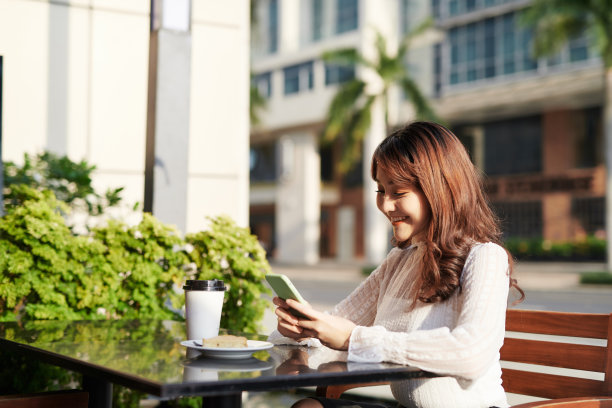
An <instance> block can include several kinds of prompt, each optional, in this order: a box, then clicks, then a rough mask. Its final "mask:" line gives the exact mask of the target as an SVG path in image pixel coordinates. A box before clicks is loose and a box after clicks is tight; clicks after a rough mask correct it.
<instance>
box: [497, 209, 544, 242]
mask: <svg viewBox="0 0 612 408" xmlns="http://www.w3.org/2000/svg"><path fill="white" fill-rule="evenodd" d="M491 207H492V208H493V211H494V212H495V214H496V215H497V216H498V217H499V219H500V221H501V228H502V231H503V232H504V239H508V238H539V237H541V236H542V227H543V222H542V203H541V202H540V201H526V202H512V201H509V202H497V203H492V204H491Z"/></svg>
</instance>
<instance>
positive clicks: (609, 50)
mask: <svg viewBox="0 0 612 408" xmlns="http://www.w3.org/2000/svg"><path fill="white" fill-rule="evenodd" d="M522 18H523V22H524V23H525V24H526V25H528V26H531V27H533V29H534V53H535V55H536V56H545V55H551V54H555V53H556V52H558V51H559V50H560V49H561V47H562V46H564V45H565V44H567V42H568V41H569V40H571V39H572V38H575V37H576V36H578V35H582V34H586V38H587V39H588V41H589V42H590V45H591V46H592V47H593V48H595V49H596V50H597V51H598V52H599V54H600V55H601V59H602V61H603V64H604V75H605V78H604V83H605V90H604V92H605V95H604V98H605V102H604V114H603V121H604V123H603V129H604V138H605V150H606V168H607V177H606V238H607V242H608V245H607V264H608V272H610V273H612V0H580V1H576V0H534V2H533V3H532V5H531V6H530V7H529V8H527V9H526V10H525V12H524V13H523V16H522Z"/></svg>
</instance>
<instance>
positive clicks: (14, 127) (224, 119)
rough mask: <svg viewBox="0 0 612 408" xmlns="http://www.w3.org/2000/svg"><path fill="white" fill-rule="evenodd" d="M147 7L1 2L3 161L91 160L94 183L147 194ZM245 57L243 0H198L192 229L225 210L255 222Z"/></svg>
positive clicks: (89, 1) (82, 1)
mask: <svg viewBox="0 0 612 408" xmlns="http://www.w3.org/2000/svg"><path fill="white" fill-rule="evenodd" d="M149 8H150V3H149V0H130V1H127V2H126V1H122V0H48V1H31V0H0V10H2V12H0V55H2V56H3V61H4V63H3V69H4V95H3V110H4V112H3V122H4V123H3V140H2V143H3V146H2V147H3V149H2V154H3V159H4V160H12V161H16V162H21V160H22V157H23V154H24V152H28V153H30V154H36V153H39V152H42V151H43V150H52V151H55V152H57V153H59V154H68V155H69V156H70V157H71V159H73V160H76V161H78V160H82V159H85V160H87V161H88V162H89V163H91V164H94V165H96V166H97V170H96V172H95V175H94V180H93V182H94V185H95V187H96V188H97V189H100V190H104V189H106V188H107V187H113V188H115V187H120V186H123V187H125V190H124V193H123V197H124V201H125V202H126V203H129V204H130V205H131V204H134V203H136V202H139V203H142V202H143V194H144V165H145V138H146V123H147V76H148V57H149ZM248 55H249V6H248V2H247V1H246V0H231V1H224V2H217V1H214V0H193V2H192V59H191V64H192V66H191V103H190V106H191V112H190V123H189V128H190V136H189V143H190V148H189V172H188V180H187V181H186V182H187V184H188V194H187V196H188V198H187V203H186V205H185V211H186V213H187V226H186V230H187V231H197V230H200V229H202V228H203V227H204V226H205V224H206V222H205V216H206V215H217V214H221V213H225V214H228V215H230V216H231V217H232V218H234V219H235V220H236V221H237V222H238V223H239V224H240V225H243V226H246V225H248V133H249V127H248V126H249V123H248V103H249V99H248V83H249V64H248ZM168 199H169V200H172V199H173V198H172V197H168ZM162 221H163V220H162Z"/></svg>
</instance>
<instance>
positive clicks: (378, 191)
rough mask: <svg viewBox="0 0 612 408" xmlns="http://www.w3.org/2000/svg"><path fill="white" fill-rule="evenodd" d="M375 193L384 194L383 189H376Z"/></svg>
mask: <svg viewBox="0 0 612 408" xmlns="http://www.w3.org/2000/svg"><path fill="white" fill-rule="evenodd" d="M376 193H377V194H385V190H376Z"/></svg>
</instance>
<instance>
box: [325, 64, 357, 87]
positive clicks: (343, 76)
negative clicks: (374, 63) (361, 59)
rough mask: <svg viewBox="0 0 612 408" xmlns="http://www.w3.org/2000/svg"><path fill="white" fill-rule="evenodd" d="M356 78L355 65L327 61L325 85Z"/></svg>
mask: <svg viewBox="0 0 612 408" xmlns="http://www.w3.org/2000/svg"><path fill="white" fill-rule="evenodd" d="M352 79H355V66H354V65H338V64H329V63H325V85H334V84H341V83H344V82H348V81H350V80H352Z"/></svg>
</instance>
